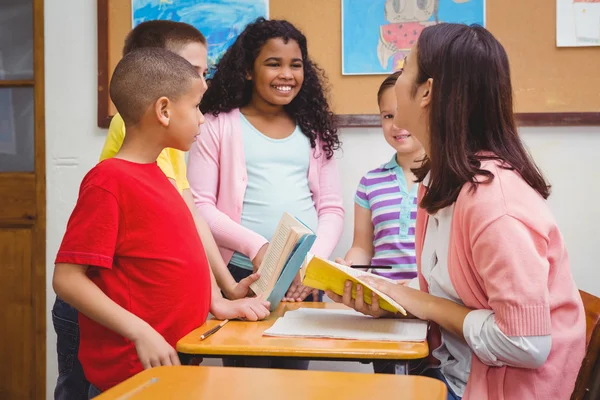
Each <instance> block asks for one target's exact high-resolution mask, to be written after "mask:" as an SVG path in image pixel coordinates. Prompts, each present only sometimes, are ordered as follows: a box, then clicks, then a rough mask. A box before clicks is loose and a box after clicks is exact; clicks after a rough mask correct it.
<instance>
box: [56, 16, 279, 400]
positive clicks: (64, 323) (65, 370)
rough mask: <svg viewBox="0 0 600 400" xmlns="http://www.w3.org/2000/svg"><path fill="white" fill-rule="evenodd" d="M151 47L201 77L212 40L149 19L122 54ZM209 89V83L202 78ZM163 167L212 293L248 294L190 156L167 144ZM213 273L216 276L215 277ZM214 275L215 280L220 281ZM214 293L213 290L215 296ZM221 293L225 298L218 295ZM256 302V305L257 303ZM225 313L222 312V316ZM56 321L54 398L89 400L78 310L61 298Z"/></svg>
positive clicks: (251, 310)
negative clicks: (199, 201)
mask: <svg viewBox="0 0 600 400" xmlns="http://www.w3.org/2000/svg"><path fill="white" fill-rule="evenodd" d="M147 47H158V48H164V49H167V50H170V51H172V52H174V53H176V54H178V55H180V56H181V57H183V58H185V59H186V60H187V61H188V62H190V64H192V65H193V66H194V67H195V68H196V70H197V71H198V73H199V74H200V75H201V76H203V77H204V76H206V72H207V69H208V67H207V43H206V39H205V37H204V35H202V33H201V32H200V31H198V30H197V29H196V28H194V27H193V26H191V25H188V24H184V23H181V22H173V21H159V20H157V21H147V22H144V23H142V24H140V25H138V26H137V27H136V28H135V29H133V30H132V31H131V32H130V33H129V34H128V35H127V38H126V39H125V45H124V48H123V55H126V54H129V53H130V52H132V51H133V50H136V49H140V48H147ZM203 84H204V90H206V82H205V81H203ZM125 134H126V132H125V123H124V121H123V119H122V118H121V116H120V115H119V114H117V115H115V116H114V117H113V119H112V121H111V124H110V128H109V131H108V135H107V137H106V141H105V143H104V148H103V149H102V153H101V155H100V161H102V160H105V159H107V158H111V157H113V156H114V155H115V154H117V152H118V151H119V149H120V148H121V145H122V144H123V141H124V139H125ZM157 164H158V167H159V168H160V169H161V170H162V172H163V173H164V174H165V175H166V176H167V178H169V180H170V181H171V183H172V184H173V185H174V186H175V188H177V190H178V191H179V193H181V195H182V196H183V198H184V200H185V202H186V204H187V206H188V208H189V209H190V211H191V212H192V215H193V216H194V220H195V223H196V227H197V229H198V233H199V234H200V237H201V240H202V243H203V246H204V250H205V252H206V255H207V258H208V261H209V264H210V267H211V280H212V282H213V291H215V290H216V291H218V289H219V288H220V289H221V291H222V293H223V294H224V295H225V296H226V297H227V298H229V299H232V300H233V299H241V298H244V297H246V296H247V294H248V292H249V286H250V284H251V283H252V282H254V281H255V280H256V279H258V274H253V275H251V276H249V277H248V278H246V279H245V280H242V281H240V282H239V283H236V281H235V280H234V279H233V277H232V276H231V273H230V272H229V270H228V269H227V266H226V265H225V263H224V261H223V259H222V258H221V255H220V253H219V250H218V247H217V245H216V243H215V240H214V238H213V236H212V233H211V231H210V228H209V227H208V225H207V224H206V222H205V221H204V220H203V219H202V218H201V217H200V216H199V215H198V213H197V212H196V206H195V204H194V201H193V197H192V194H191V192H190V186H189V183H188V181H187V178H186V164H185V154H184V153H183V152H182V151H180V150H175V149H171V148H165V149H164V150H163V152H162V153H161V154H160V155H159V157H158V159H157ZM213 274H214V275H213ZM215 278H216V283H217V285H218V287H217V285H215ZM214 296H215V295H214V294H213V299H214V298H215V297H214ZM219 297H220V296H219ZM215 303H216V302H213V304H212V306H211V313H213V314H214V315H215V316H217V317H222V318H236V317H243V318H247V319H251V320H257V319H262V318H264V317H266V316H267V315H268V309H264V310H263V308H264V307H263V306H262V305H261V304H260V300H259V299H256V301H254V299H253V300H250V299H249V300H248V301H244V302H230V303H228V302H227V301H224V302H223V301H219V302H218V304H215ZM255 303H256V304H255ZM219 314H220V315H219ZM52 316H53V318H52V320H53V324H54V328H55V330H56V333H57V339H58V340H57V352H58V361H59V377H58V381H57V385H56V389H55V393H54V395H55V399H69V400H71V399H87V398H88V397H87V393H88V388H89V383H88V382H87V380H86V379H85V376H84V374H83V370H82V368H81V364H80V363H79V360H78V359H77V356H78V354H77V353H78V347H79V326H78V323H77V312H76V310H75V309H74V308H72V307H71V306H70V305H68V304H67V303H65V302H64V301H62V300H61V299H60V298H58V297H57V299H56V302H55V304H54V307H53V310H52Z"/></svg>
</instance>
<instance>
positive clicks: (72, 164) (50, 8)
mask: <svg viewBox="0 0 600 400" xmlns="http://www.w3.org/2000/svg"><path fill="white" fill-rule="evenodd" d="M65 10H69V11H70V13H69V14H70V15H71V16H72V17H70V18H66V17H65ZM45 37H46V41H45V44H46V148H47V152H46V160H47V161H46V162H47V165H46V171H47V207H48V208H47V215H48V220H47V262H48V266H47V293H46V298H47V308H48V313H47V316H48V318H47V327H48V335H47V338H48V340H47V392H48V397H47V398H49V399H50V398H51V394H52V391H53V389H54V385H55V382H56V375H57V366H56V351H55V345H56V336H55V334H54V330H53V328H52V321H51V318H50V310H51V308H52V304H53V302H54V293H53V291H52V285H51V279H52V270H53V261H54V257H55V256H56V252H57V250H58V246H59V245H60V240H61V238H62V235H63V233H64V229H65V225H66V222H67V219H68V217H69V214H70V212H71V210H72V208H73V206H74V204H75V200H76V198H77V191H78V187H79V183H80V181H81V179H82V178H83V176H84V175H85V173H86V172H87V171H88V170H89V169H90V168H91V167H92V166H93V165H94V164H95V163H96V160H97V157H98V155H99V153H100V149H101V147H102V144H103V143H104V135H105V131H104V130H101V129H99V128H97V127H96V81H97V79H96V78H97V77H96V72H97V64H96V57H97V56H96V43H97V42H96V2H95V1H92V0H83V1H82V0H46V2H45ZM521 133H522V135H523V137H524V138H525V141H526V142H527V144H528V145H529V146H530V148H531V151H532V153H533V155H534V157H535V159H536V161H537V162H538V163H539V165H540V166H541V168H542V169H543V170H544V172H545V173H546V175H547V177H548V178H549V179H550V181H551V182H552V184H553V185H554V194H553V196H552V197H551V200H550V205H551V207H552V209H553V210H554V212H555V215H556V218H557V220H558V223H559V225H560V227H561V229H562V232H563V234H564V236H565V238H566V241H567V244H568V246H569V249H570V253H571V262H572V263H571V265H572V269H573V275H574V276H575V280H576V282H577V284H578V285H579V287H580V288H581V289H584V290H587V291H590V292H592V293H594V294H595V295H600V286H599V285H598V284H597V282H600V268H598V267H597V265H596V263H595V261H596V259H595V257H594V256H595V254H597V247H598V239H597V238H598V236H595V234H596V235H597V233H596V232H594V231H593V230H594V228H596V227H598V226H600V212H599V211H598V206H597V204H598V203H597V199H600V185H598V183H600V163H598V162H597V159H596V158H595V157H596V156H597V151H598V149H600V128H599V127H592V128H524V129H522V130H521ZM341 135H342V140H343V142H344V151H343V154H340V156H341V157H342V158H341V159H340V161H339V166H340V172H341V175H342V184H343V190H344V198H345V199H346V200H345V205H346V209H347V210H348V213H347V217H346V229H345V231H344V235H343V237H342V240H341V242H340V245H339V246H338V248H337V249H336V252H335V255H343V253H344V252H345V250H346V249H347V248H348V246H349V245H350V243H351V241H352V220H353V216H352V210H353V205H352V198H353V195H354V190H355V187H356V184H357V182H358V180H359V179H360V177H361V176H362V174H363V173H364V172H366V171H367V170H369V169H370V168H373V167H375V166H377V165H379V164H381V163H383V162H385V161H387V160H388V158H389V157H391V151H390V149H389V148H388V146H387V144H386V143H385V141H384V140H383V138H382V137H381V134H380V131H379V129H355V128H353V129H342V130H341ZM365 149H368V150H367V151H366V150H365ZM313 368H342V369H344V370H363V371H368V370H369V368H368V367H367V366H364V365H359V364H349V363H344V364H335V365H332V364H331V363H314V364H313Z"/></svg>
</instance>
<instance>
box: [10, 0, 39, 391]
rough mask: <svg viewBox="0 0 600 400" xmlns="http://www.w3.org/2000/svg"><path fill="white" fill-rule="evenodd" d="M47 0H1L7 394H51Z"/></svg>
mask: <svg viewBox="0 0 600 400" xmlns="http://www.w3.org/2000/svg"><path fill="white" fill-rule="evenodd" d="M43 13H44V5H43V0H0V330H1V332H2V333H1V334H0V337H1V340H0V399H11V400H12V399H43V398H45V382H46V377H45V375H46V374H45V369H46V323H45V321H46V304H45V303H46V302H45V297H46V294H45V293H46V271H45V270H46V265H45V252H46V243H45V242H46V213H45V209H46V194H45V191H46V188H45V179H46V178H45V156H44V154H45V143H44V27H43V22H44V17H43Z"/></svg>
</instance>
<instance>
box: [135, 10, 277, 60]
mask: <svg viewBox="0 0 600 400" xmlns="http://www.w3.org/2000/svg"><path fill="white" fill-rule="evenodd" d="M131 12H132V18H133V26H134V27H135V26H136V25H138V24H140V23H142V22H144V21H148V20H155V19H167V20H171V21H177V22H185V23H188V24H190V25H193V26H195V27H196V28H198V30H200V32H202V33H203V34H204V36H206V40H207V41H208V65H209V67H210V66H214V65H215V64H216V63H217V62H218V61H219V60H220V59H221V56H222V55H223V54H224V53H225V51H226V50H227V49H228V48H229V46H231V45H232V44H233V42H235V39H236V38H237V37H238V35H239V34H240V33H241V32H242V31H243V30H244V28H245V27H246V25H248V24H249V23H250V22H252V21H254V20H255V19H256V18H258V17H265V18H267V17H268V16H269V0H132V2H131Z"/></svg>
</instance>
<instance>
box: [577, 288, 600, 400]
mask: <svg viewBox="0 0 600 400" xmlns="http://www.w3.org/2000/svg"><path fill="white" fill-rule="evenodd" d="M579 294H580V295H581V299H582V300H583V306H584V308H585V320H586V335H585V336H586V337H585V339H586V340H585V343H586V346H587V350H586V353H585V358H584V359H583V362H582V363H581V369H579V375H578V376H577V381H576V382H575V390H574V391H573V394H572V395H571V400H598V399H600V357H598V353H600V298H598V297H596V296H592V295H591V294H589V293H586V292H584V291H583V290H580V291H579Z"/></svg>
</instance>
